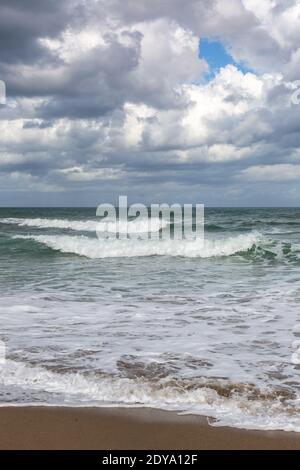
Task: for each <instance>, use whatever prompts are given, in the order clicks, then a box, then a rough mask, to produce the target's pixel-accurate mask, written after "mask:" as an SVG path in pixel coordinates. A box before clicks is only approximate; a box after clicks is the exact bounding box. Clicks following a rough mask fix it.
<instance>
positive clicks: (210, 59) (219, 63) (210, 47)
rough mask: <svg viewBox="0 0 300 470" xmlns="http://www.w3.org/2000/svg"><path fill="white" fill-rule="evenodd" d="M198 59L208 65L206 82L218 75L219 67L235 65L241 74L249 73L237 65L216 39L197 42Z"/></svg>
mask: <svg viewBox="0 0 300 470" xmlns="http://www.w3.org/2000/svg"><path fill="white" fill-rule="evenodd" d="M199 57H201V59H205V60H206V62H207V63H208V65H209V71H208V72H207V74H206V77H205V78H206V80H211V79H213V78H214V76H215V75H216V74H217V73H218V71H219V70H220V68H221V67H225V66H226V65H228V64H232V65H235V66H236V67H237V68H238V69H239V70H241V71H242V72H243V73H246V72H251V69H249V68H248V67H247V66H245V64H242V63H237V62H236V61H235V60H234V59H233V58H232V57H231V55H230V54H229V53H228V52H227V51H226V49H225V47H224V46H223V44H222V42H221V41H218V40H216V39H208V38H201V39H200V41H199Z"/></svg>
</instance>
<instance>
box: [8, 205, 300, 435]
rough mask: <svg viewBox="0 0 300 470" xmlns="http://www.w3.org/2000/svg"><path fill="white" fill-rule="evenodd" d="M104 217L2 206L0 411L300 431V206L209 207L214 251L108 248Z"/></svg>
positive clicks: (183, 246)
mask: <svg viewBox="0 0 300 470" xmlns="http://www.w3.org/2000/svg"><path fill="white" fill-rule="evenodd" d="M97 221H98V219H97V218H96V216H95V209H69V208H68V209H63V208H60V209H57V208H53V209H49V208H45V209H0V289H1V297H0V320H1V330H0V340H1V341H2V342H3V343H4V344H5V347H6V361H5V363H4V364H2V365H0V404H1V405H48V406H51V405H56V406H90V405H91V406H101V407H103V406H118V407H120V406H122V407H123V406H125V407H144V406H146V407H153V408H158V409H165V410H174V411H177V412H179V413H191V414H199V415H205V416H209V417H210V423H211V424H212V425H213V426H224V425H228V426H233V427H239V428H247V429H281V430H286V431H296V432H299V431H300V413H299V411H300V401H299V400H300V365H299V364H300V309H299V306H300V209H294V208H293V209H292V208H278V209H275V208H274V209H273V208H272V209H270V208H268V209H248V208H247V209H246V208H245V209H237V208H232V209H230V208H228V209H224V208H219V209H218V208H216V209H213V208H207V209H206V210H205V243H204V246H200V245H198V244H197V241H196V242H194V243H193V242H189V243H187V242H185V241H179V240H176V241H174V240H169V241H160V240H157V241H145V240H139V239H136V240H109V239H105V237H103V239H100V240H99V239H98V238H97V237H96V233H95V227H96V224H97ZM158 229H159V226H158ZM164 229H165V227H163V228H162V230H164ZM140 230H142V228H141V229H140ZM298 352H299V354H298Z"/></svg>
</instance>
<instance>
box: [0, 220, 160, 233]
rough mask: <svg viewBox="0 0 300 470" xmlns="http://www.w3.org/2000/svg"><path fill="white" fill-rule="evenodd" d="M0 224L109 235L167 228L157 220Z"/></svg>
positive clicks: (0, 221) (25, 221) (12, 222)
mask: <svg viewBox="0 0 300 470" xmlns="http://www.w3.org/2000/svg"><path fill="white" fill-rule="evenodd" d="M0 223H2V224H11V225H18V226H19V227H35V228H54V229H68V230H74V231H78V232H100V233H105V232H110V233H117V232H120V233H147V232H158V231H159V230H161V229H162V228H165V227H167V226H168V222H167V221H165V220H160V219H159V218H151V219H140V218H138V219H136V220H132V221H129V222H128V223H127V221H121V220H120V221H118V222H117V223H116V222H115V221H112V220H105V221H99V220H67V219H40V218H36V219H20V218H6V219H0Z"/></svg>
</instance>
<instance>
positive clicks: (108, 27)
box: [0, 0, 300, 206]
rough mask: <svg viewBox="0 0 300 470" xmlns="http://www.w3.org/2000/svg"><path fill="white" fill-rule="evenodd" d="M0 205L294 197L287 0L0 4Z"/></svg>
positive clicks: (295, 44)
mask: <svg viewBox="0 0 300 470" xmlns="http://www.w3.org/2000/svg"><path fill="white" fill-rule="evenodd" d="M0 80H2V81H3V82H5V84H6V104H1V100H0V206H96V205H97V204H100V203H103V202H113V203H114V202H116V201H117V199H118V196H119V195H120V194H123V195H128V198H129V201H130V202H141V203H152V202H153V203H156V202H168V203H172V202H180V203H203V204H205V205H207V206H300V184H299V178H300V91H299V90H300V3H299V1H296V0H188V1H186V0H151V2H149V0H88V1H87V0H51V1H46V0H26V2H25V1H24V0H0Z"/></svg>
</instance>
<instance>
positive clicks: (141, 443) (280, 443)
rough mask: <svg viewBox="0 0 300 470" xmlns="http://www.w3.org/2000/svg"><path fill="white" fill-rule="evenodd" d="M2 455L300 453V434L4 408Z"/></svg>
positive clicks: (166, 416) (186, 420)
mask: <svg viewBox="0 0 300 470" xmlns="http://www.w3.org/2000/svg"><path fill="white" fill-rule="evenodd" d="M0 449H1V450H4V449H5V450H9V449H14V450H22V449H36V450H38V449H44V450H47V449H50V450H55V449H65V450H67V449H99V450H103V449H104V450H108V449H111V450H114V449H115V450H117V449H119V450H124V449H127V450H128V449H144V450H145V449H146V450H147V449H148V450H162V449H166V450H170V449H173V450H180V449H192V450H205V449H207V450H211V449H220V450H223V449H235V450H239V449H286V450H287V449H300V434H297V433H287V432H277V431H276V432H269V431H263V432H257V431H244V430H239V429H232V428H214V427H211V426H209V425H208V422H207V419H206V418H202V417H199V416H180V415H177V414H176V413H173V412H164V411H158V410H152V409H126V408H56V407H7V408H0Z"/></svg>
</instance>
